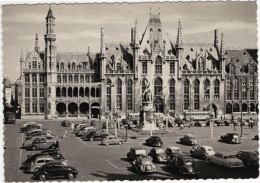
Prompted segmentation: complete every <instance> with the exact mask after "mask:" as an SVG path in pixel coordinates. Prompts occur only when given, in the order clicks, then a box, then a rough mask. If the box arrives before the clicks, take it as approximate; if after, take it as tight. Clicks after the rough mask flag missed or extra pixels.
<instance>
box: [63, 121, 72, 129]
mask: <svg viewBox="0 0 260 183" xmlns="http://www.w3.org/2000/svg"><path fill="white" fill-rule="evenodd" d="M61 126H63V127H70V126H71V124H70V122H69V121H68V120H64V121H62V122H61Z"/></svg>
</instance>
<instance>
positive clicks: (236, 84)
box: [233, 77, 239, 110]
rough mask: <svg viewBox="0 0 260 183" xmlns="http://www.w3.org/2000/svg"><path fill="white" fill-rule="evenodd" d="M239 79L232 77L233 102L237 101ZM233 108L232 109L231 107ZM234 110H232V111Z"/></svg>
mask: <svg viewBox="0 0 260 183" xmlns="http://www.w3.org/2000/svg"><path fill="white" fill-rule="evenodd" d="M238 83H239V79H238V77H234V80H233V85H234V100H238V99H239V85H238ZM233 108H234V107H233ZM233 110H234V109H233Z"/></svg>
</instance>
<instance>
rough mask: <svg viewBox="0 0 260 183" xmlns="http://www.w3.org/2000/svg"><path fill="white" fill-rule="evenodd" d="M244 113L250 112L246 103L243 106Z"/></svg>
mask: <svg viewBox="0 0 260 183" xmlns="http://www.w3.org/2000/svg"><path fill="white" fill-rule="evenodd" d="M242 112H248V107H247V104H245V103H244V104H243V105H242Z"/></svg>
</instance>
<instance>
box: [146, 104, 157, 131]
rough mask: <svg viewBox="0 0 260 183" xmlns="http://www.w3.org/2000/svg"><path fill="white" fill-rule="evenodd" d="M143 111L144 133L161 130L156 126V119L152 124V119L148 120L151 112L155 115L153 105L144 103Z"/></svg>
mask: <svg viewBox="0 0 260 183" xmlns="http://www.w3.org/2000/svg"><path fill="white" fill-rule="evenodd" d="M143 111H144V121H143V126H142V130H143V131H150V130H159V128H158V127H157V126H156V123H155V119H153V121H152V122H151V121H150V119H148V113H149V112H150V111H152V112H153V113H154V109H153V103H152V102H143Z"/></svg>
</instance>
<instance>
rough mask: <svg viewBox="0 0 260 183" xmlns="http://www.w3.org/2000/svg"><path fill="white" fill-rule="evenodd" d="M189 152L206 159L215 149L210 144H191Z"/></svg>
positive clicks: (193, 155)
mask: <svg viewBox="0 0 260 183" xmlns="http://www.w3.org/2000/svg"><path fill="white" fill-rule="evenodd" d="M190 154H191V156H192V157H195V158H199V159H207V157H208V156H212V155H214V154H215V151H214V150H213V148H212V147H211V146H193V148H192V149H191V150H190Z"/></svg>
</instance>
